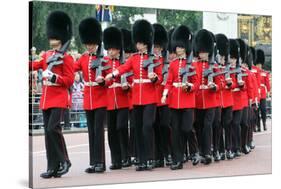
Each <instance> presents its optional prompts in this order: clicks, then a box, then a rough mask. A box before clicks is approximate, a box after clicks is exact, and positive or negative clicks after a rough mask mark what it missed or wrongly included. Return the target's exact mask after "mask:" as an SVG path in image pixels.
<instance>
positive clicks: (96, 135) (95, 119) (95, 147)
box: [86, 108, 106, 166]
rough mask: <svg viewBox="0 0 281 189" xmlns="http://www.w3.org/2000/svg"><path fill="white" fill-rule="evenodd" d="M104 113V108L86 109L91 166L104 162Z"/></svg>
mask: <svg viewBox="0 0 281 189" xmlns="http://www.w3.org/2000/svg"><path fill="white" fill-rule="evenodd" d="M105 115H106V108H98V109H94V110H86V118H87V126H88V135H89V150H90V165H91V166H93V165H95V164H97V163H103V164H105V149H104V121H105Z"/></svg>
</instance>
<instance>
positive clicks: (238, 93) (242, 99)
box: [233, 68, 253, 111]
mask: <svg viewBox="0 0 281 189" xmlns="http://www.w3.org/2000/svg"><path fill="white" fill-rule="evenodd" d="M242 72H243V73H247V74H248V76H244V77H242V80H243V81H244V86H243V87H242V88H240V87H236V88H234V89H233V100H234V104H233V110H234V111H235V110H242V109H243V108H244V107H247V106H248V105H249V99H253V84H252V81H251V80H252V79H251V73H250V71H249V70H248V69H245V68H242Z"/></svg>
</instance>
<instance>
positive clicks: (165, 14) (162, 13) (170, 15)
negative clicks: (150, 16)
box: [157, 9, 203, 32]
mask: <svg viewBox="0 0 281 189" xmlns="http://www.w3.org/2000/svg"><path fill="white" fill-rule="evenodd" d="M202 18H203V13H202V12H198V11H184V10H167V9H158V10H157V21H158V22H159V23H160V24H162V25H163V26H164V27H165V28H166V29H167V30H169V29H171V28H173V27H176V26H178V25H180V24H183V25H186V26H188V27H189V28H190V29H191V30H192V31H193V32H195V31H197V30H199V29H201V28H202V25H203V19H202Z"/></svg>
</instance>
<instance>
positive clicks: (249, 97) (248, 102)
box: [237, 39, 255, 154]
mask: <svg viewBox="0 0 281 189" xmlns="http://www.w3.org/2000/svg"><path fill="white" fill-rule="evenodd" d="M237 41H238V43H239V46H240V57H241V69H242V72H245V76H244V77H242V78H243V79H244V81H245V84H246V85H245V86H246V89H247V90H242V91H241V95H242V99H241V100H242V106H243V111H242V118H241V122H240V127H241V144H240V145H241V150H242V152H243V153H244V154H248V153H249V152H250V147H249V146H248V143H247V141H248V133H249V132H250V130H249V129H250V126H249V108H250V107H251V106H252V104H253V102H254V95H255V94H254V84H253V75H252V74H251V72H250V71H249V69H248V68H247V63H246V59H247V55H248V46H247V44H246V43H245V41H244V40H242V39H237Z"/></svg>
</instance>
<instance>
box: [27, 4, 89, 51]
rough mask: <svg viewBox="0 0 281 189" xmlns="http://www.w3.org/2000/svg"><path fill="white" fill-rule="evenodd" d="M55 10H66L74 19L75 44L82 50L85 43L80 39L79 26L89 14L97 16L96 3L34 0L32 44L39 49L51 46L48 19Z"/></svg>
mask: <svg viewBox="0 0 281 189" xmlns="http://www.w3.org/2000/svg"><path fill="white" fill-rule="evenodd" d="M54 10H61V11H64V12H66V13H67V14H68V15H69V16H70V18H71V19H72V26H73V28H72V29H73V37H74V38H75V45H74V46H76V47H77V48H78V49H77V50H79V51H81V50H82V48H83V45H82V44H81V41H80V39H79V32H78V26H79V23H80V21H81V20H82V19H84V18H86V17H89V16H94V17H95V5H87V4H73V3H56V2H41V1H34V2H33V10H32V46H35V47H36V48H37V49H38V51H41V50H46V49H48V48H49V45H48V40H47V37H46V20H47V17H48V15H49V14H50V13H51V12H52V11H54Z"/></svg>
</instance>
